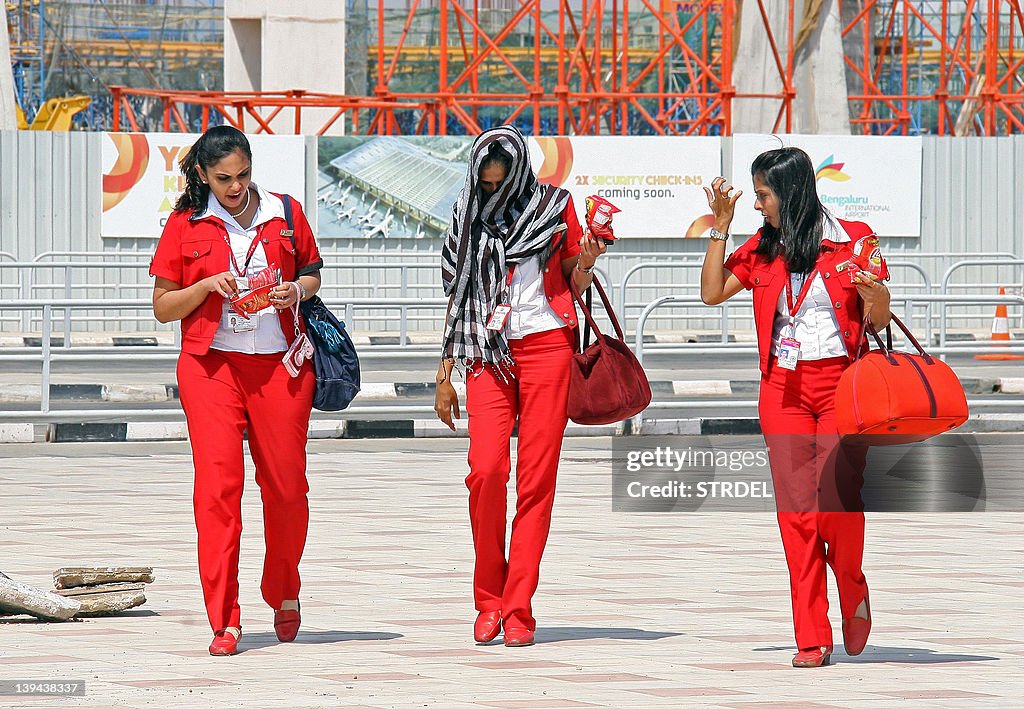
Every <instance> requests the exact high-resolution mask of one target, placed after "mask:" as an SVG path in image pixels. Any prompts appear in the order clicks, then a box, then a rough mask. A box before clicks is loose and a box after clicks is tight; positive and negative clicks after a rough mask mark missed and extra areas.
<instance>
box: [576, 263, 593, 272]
mask: <svg viewBox="0 0 1024 709" xmlns="http://www.w3.org/2000/svg"><path fill="white" fill-rule="evenodd" d="M576 270H577V271H579V272H580V273H586V274H591V273H593V272H594V267H593V266H591V267H590V268H580V265H579V264H576Z"/></svg>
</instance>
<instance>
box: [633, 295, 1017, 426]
mask: <svg viewBox="0 0 1024 709" xmlns="http://www.w3.org/2000/svg"><path fill="white" fill-rule="evenodd" d="M922 301H923V302H927V303H929V304H930V303H935V304H937V305H939V306H940V311H941V312H942V313H943V314H944V313H945V311H946V310H947V308H949V307H950V306H954V305H961V306H963V305H1018V306H1020V305H1024V296H1019V295H1003V296H999V295H970V296H963V295H944V294H929V295H925V294H920V295H916V296H898V295H893V296H892V302H893V303H901V302H902V303H903V304H904V305H905V306H908V308H912V306H913V303H914V302H922ZM730 304H732V305H733V306H742V307H745V308H747V309H751V308H753V301H752V299H751V298H749V297H743V296H740V297H734V298H731V299H729V300H727V301H725V302H724V303H721V304H720V305H716V306H707V305H705V304H704V303H703V302H702V301H701V299H700V297H699V296H672V295H668V296H663V297H661V298H658V299H657V300H655V301H653V302H651V303H649V304H648V305H647V306H646V307H645V308H644V310H643V312H641V314H640V317H639V318H638V320H637V325H636V332H635V334H634V341H633V350H634V352H635V354H636V357H637V360H639V362H640V364H641V365H643V362H644V353H645V351H649V350H651V349H652V348H651V347H649V346H648V345H646V344H645V342H644V340H645V338H644V330H645V327H646V324H647V321H648V319H649V318H650V316H651V313H653V312H655V311H656V310H658V309H659V308H664V307H673V306H674V307H679V306H682V307H695V306H698V307H715V308H720V309H721V311H722V315H721V318H722V322H723V323H724V324H727V323H728V319H729V318H728V312H729V307H730ZM942 322H943V323H944V322H945V318H943V319H942ZM907 327H908V328H910V329H912V326H911V325H910V323H909V322H908V323H907ZM895 339H896V340H897V342H898V341H899V337H897V338H895ZM945 340H946V333H945V330H944V329H942V326H940V330H939V342H940V343H942V344H940V346H938V347H926V350H927V351H928V353H929V354H933V355H938V356H939V357H940V358H941V359H943V360H945V359H946V356H947V355H950V354H962V353H964V352H970V353H971V354H980V353H991V354H1015V355H1024V344H1020V345H1010V344H1008V343H1006V344H1002V343H1001V344H995V343H988V344H982V343H978V342H970V343H962V344H960V345H950V344H946V343H945ZM657 351H658V352H659V353H660V354H664V353H666V352H671V353H676V354H690V355H703V354H712V355H720V354H723V353H734V354H735V353H743V354H749V355H750V356H751V357H757V344H756V343H750V344H731V343H727V342H726V343H723V344H716V345H714V346H708V345H689V344H678V345H676V344H673V345H666V346H658V347H657ZM1021 403H1022V402H1021V401H1020V400H1019V399H1012V400H1002V401H992V400H986V399H982V400H973V401H970V402H969V404H970V405H971V406H972V407H976V406H993V407H1000V406H1021ZM756 405H757V401H756V400H752V401H735V400H734V401H728V402H715V403H714V407H716V408H717V407H721V408H749V407H751V406H756ZM666 407H667V405H665V404H659V402H654V403H653V404H652V405H651V407H649V409H655V410H657V409H658V408H666ZM643 420H644V412H641V413H640V414H638V415H636V416H634V417H633V419H632V422H633V430H640V429H641V428H642V426H643Z"/></svg>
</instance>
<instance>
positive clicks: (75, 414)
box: [0, 294, 1024, 424]
mask: <svg viewBox="0 0 1024 709" xmlns="http://www.w3.org/2000/svg"><path fill="white" fill-rule="evenodd" d="M892 300H893V302H894V303H902V304H903V305H904V306H907V307H912V306H913V304H914V303H915V302H925V303H928V304H935V305H937V306H938V307H939V308H940V310H941V311H943V312H944V311H945V310H947V309H948V308H950V307H954V306H971V305H999V304H1006V305H1011V304H1012V305H1017V306H1020V305H1022V304H1024V296H1019V295H1005V296H994V295H967V296H965V295H949V294H917V295H907V296H899V295H894V296H893V299H892ZM327 302H328V305H329V306H331V307H332V308H334V309H335V311H336V312H339V313H341V312H343V313H344V318H345V319H346V320H348V321H351V320H352V319H353V317H354V313H355V310H356V309H357V308H360V309H368V310H374V309H378V310H379V309H389V308H390V309H396V308H397V309H409V310H415V309H431V308H433V309H440V308H443V307H445V306H446V304H447V301H446V299H443V298H441V299H422V298H404V299H403V298H366V299H349V300H345V301H336V300H328V301H327ZM149 306H150V302H149V301H148V300H129V301H125V300H90V299H70V300H59V299H58V300H53V301H38V300H13V301H0V311H11V310H13V311H19V310H32V311H39V312H41V321H42V338H41V342H40V347H38V348H25V349H24V350H22V351H20V352H17V353H3V354H0V362H38V363H39V364H40V367H41V372H40V390H39V391H40V408H39V411H38V412H36V414H38V416H37V418H38V417H40V416H41V417H42V418H43V419H46V420H48V417H49V418H55V417H63V418H64V419H65V420H66V419H75V420H81V419H84V418H89V417H100V418H108V419H109V418H111V417H116V416H119V415H122V414H123V415H131V416H140V417H142V418H146V419H148V418H152V417H156V418H160V417H166V416H167V415H168V412H167V411H165V410H132V411H131V412H130V413H125V412H114V411H76V410H71V411H60V412H56V413H53V416H52V417H51V416H50V414H51V410H50V382H51V370H52V365H53V363H55V362H56V363H61V362H90V361H92V362H103V363H105V364H107V365H110V366H116V363H117V362H129V361H131V362H144V361H150V362H154V361H164V362H170V361H173V360H175V359H176V358H177V357H178V349H177V347H156V348H146V350H147V351H145V352H140V351H138V350H134V351H125V350H124V349H120V348H102V349H92V348H70V349H62V348H56V351H55V348H53V347H52V343H51V337H52V335H53V322H54V317H55V311H62V312H67V311H76V310H104V311H108V312H109V311H115V312H116V311H119V310H121V309H123V308H126V307H127V308H138V309H143V308H148V307H149ZM668 306H672V307H690V308H702V309H706V308H708V307H709V306H706V305H704V303H703V302H702V301H701V300H700V297H699V296H678V295H675V296H664V297H662V298H658V299H657V300H655V301H653V302H651V303H649V304H648V305H647V306H646V307H645V308H644V310H643V312H642V313H641V314H640V316H639V318H638V320H637V326H636V332H635V336H634V349H635V351H636V354H637V357H638V359H640V361H641V363H642V362H643V359H644V355H645V352H647V351H655V350H656V351H657V352H658V353H660V354H664V353H671V354H679V355H703V354H714V355H721V354H725V353H745V354H750V355H751V356H752V357H753V356H755V353H756V351H757V348H756V345H755V344H753V343H751V344H732V343H729V342H727V341H725V342H722V343H716V344H714V345H700V344H689V343H673V344H665V345H655V346H653V347H651V346H648V345H646V344H645V337H644V335H645V328H646V325H647V322H648V321H649V319H650V317H651V314H652V313H653V312H655V311H656V310H658V309H659V308H664V307H668ZM714 307H716V308H719V309H720V315H719V317H720V318H721V322H722V327H723V331H726V332H727V329H728V325H729V309H730V307H741V308H744V309H746V310H747V311H748V312H749V309H750V308H751V299H750V298H749V297H746V296H739V297H737V298H734V299H731V300H729V301H726V302H725V303H723V304H721V305H718V306H714ZM68 339H69V338H65V340H68ZM939 340H940V342H945V331H944V330H943V329H941V327H940V331H939ZM967 344H968V346H969V349H968V347H967V346H965V345H964V344H961V345H950V344H943V345H941V346H939V347H930V348H928V349H929V352H931V353H933V354H936V355H939V356H940V357H943V358H945V356H946V355H948V354H953V353H963V352H965V351H969V352H971V353H983V352H990V353H1001V354H1020V353H1024V345H1009V344H1005V345H1002V344H1000V345H996V344H988V345H981V344H980V343H967ZM362 352H363V355H364V357H365V356H369V359H370V360H374V359H376V360H383V361H387V360H399V359H408V358H409V357H410V356H414V357H415V356H423V357H425V358H429V359H434V358H436V356H437V351H436V347H428V348H424V349H422V350H411V349H410V348H407V347H406V348H394V349H391V348H384V347H369V348H363V349H362ZM1008 401H1009V402H1010V403H1006V402H1004V403H1000V402H997V401H996V402H994V401H989V400H983V401H980V402H978V404H979V405H983V406H1003V405H1020V404H1021V402H1020V400H1019V399H1014V400H1008ZM749 403H750V402H744V403H740V402H731V403H730V402H724V403H723V402H714V403H713V404H701V403H700V402H698V403H697V404H693V403H692V402H689V403H688V404H687V406H697V407H698V408H700V407H702V406H707V407H734V406H742V405H744V404H749ZM661 406H662V405H661V404H658V403H657V402H656V403H655V405H654V406H653V408H654V409H655V410H657V409H658V408H659V407H661ZM425 410H427V407H423V406H419V407H390V408H389V412H391V413H400V412H406V413H408V412H412V411H416V412H419V413H422V412H423V411H425ZM357 411H358V412H359V413H360V414H361V413H363V412H364V410H363V409H357V410H352V411H348V412H346V414H345V415H346V416H353V415H357V413H356V412H357ZM373 411H374V412H376V414H383V413H384V411H383V409H381V408H378V407H373ZM26 415H27V414H26V412H24V411H15V412H0V419H15V418H24V417H25V416H26ZM640 423H642V416H640V417H638V419H637V424H640Z"/></svg>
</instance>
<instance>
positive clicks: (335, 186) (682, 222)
mask: <svg viewBox="0 0 1024 709" xmlns="http://www.w3.org/2000/svg"><path fill="white" fill-rule="evenodd" d="M527 140H528V143H529V146H530V158H531V162H532V165H533V168H534V171H535V172H536V174H537V177H538V179H540V180H541V181H542V182H546V183H548V184H554V185H557V186H560V187H564V188H565V189H567V190H569V192H570V193H571V194H572V196H573V201H574V202H575V206H576V211H577V213H578V215H579V216H580V217H581V218H582V216H583V210H584V198H585V197H587V196H588V195H593V194H596V195H600V196H602V197H605V198H606V199H608V200H609V201H611V202H612V203H613V204H614V205H615V206H617V207H619V208H620V209H621V210H622V212H621V213H620V214H617V215H616V216H615V233H616V235H617V236H620V237H624V238H629V237H667V238H679V237H682V236H686V235H690V236H699V235H700V234H701V233H703V232H704V231H706V229H707V228H708V227H710V220H707V219H702V215H704V214H705V213H706V212H708V209H707V201H706V199H705V197H704V192H703V190H701V189H700V188H701V186H702V185H704V184H710V179H711V178H712V177H714V176H715V175H717V174H718V173H719V171H720V170H721V144H720V140H719V139H718V138H704V137H694V138H684V137H668V138H666V137H564V136H559V137H539V138H528V139H527ZM472 144H473V137H471V136H409V137H400V136H377V137H338V138H336V137H321V138H320V139H319V141H318V167H319V171H318V177H317V180H318V182H317V229H318V233H317V235H318V237H319V238H359V237H363V238H384V239H395V238H412V239H423V238H438V237H440V236H441V235H442V234H443V233H444V231H445V229H446V228H447V226H448V222H449V221H450V220H451V214H452V205H453V204H454V203H455V200H456V199H457V197H458V194H459V191H460V190H461V189H462V187H463V185H464V184H465V180H466V170H467V169H468V161H469V152H470V149H471V147H472ZM705 221H706V222H707V223H706V224H704V222H705ZM700 224H703V227H702V228H700V229H699V231H697V230H696V227H695V225H700Z"/></svg>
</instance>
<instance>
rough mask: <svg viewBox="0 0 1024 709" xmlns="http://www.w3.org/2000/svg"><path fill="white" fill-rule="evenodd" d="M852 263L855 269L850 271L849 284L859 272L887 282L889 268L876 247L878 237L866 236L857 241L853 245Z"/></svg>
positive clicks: (880, 251)
mask: <svg viewBox="0 0 1024 709" xmlns="http://www.w3.org/2000/svg"><path fill="white" fill-rule="evenodd" d="M852 260H853V263H854V264H855V265H856V268H851V269H850V282H851V283H852V282H853V277H854V275H855V274H856V273H858V272H859V271H867V272H868V273H871V274H873V275H875V276H878V278H879V280H882V281H887V280H889V268H888V266H886V265H885V259H884V258H882V250H881V249H880V248H879V246H878V237H877V236H876V235H875V234H868V235H867V236H863V237H861V238H860V239H858V240H857V243H855V244H854V245H853V259H852Z"/></svg>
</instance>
